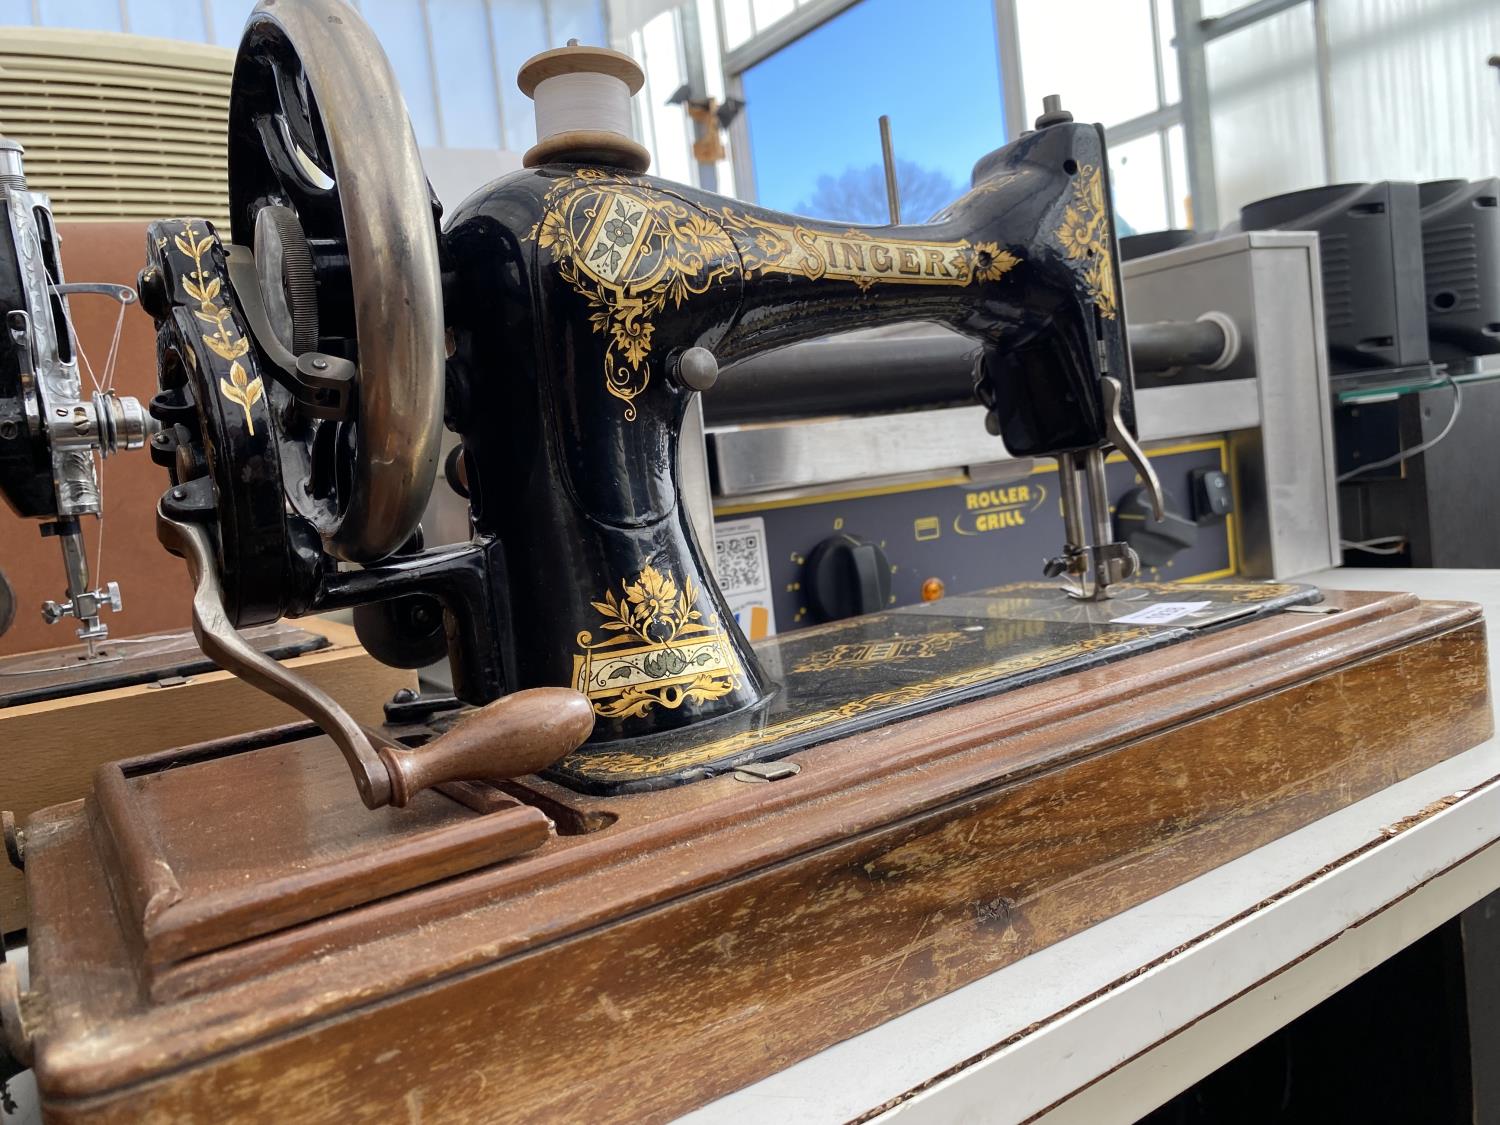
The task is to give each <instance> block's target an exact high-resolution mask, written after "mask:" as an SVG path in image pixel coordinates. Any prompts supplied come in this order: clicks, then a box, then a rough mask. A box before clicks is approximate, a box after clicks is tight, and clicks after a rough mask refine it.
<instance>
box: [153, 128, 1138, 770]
mask: <svg viewBox="0 0 1500 1125" xmlns="http://www.w3.org/2000/svg"><path fill="white" fill-rule="evenodd" d="M232 150H233V146H232ZM243 166H244V165H243V164H242V167H243ZM275 177H276V172H275V163H274V162H272V163H271V164H270V165H269V166H267V167H266V169H265V171H264V173H263V179H262V180H261V182H260V183H258V184H257V183H255V182H254V181H253V179H252V181H251V183H250V185H249V186H246V177H243V176H242V177H241V179H240V181H239V186H238V187H237V190H236V197H237V199H239V200H240V201H241V204H242V206H243V207H246V208H249V207H259V206H263V205H264V204H265V203H266V201H267V200H268V199H273V200H274V199H275V198H277V195H276V192H277V183H276V178H275ZM1107 198H1108V180H1107V172H1106V170H1105V160H1104V152H1103V145H1102V140H1101V137H1100V134H1099V131H1098V129H1097V128H1096V127H1093V126H1085V125H1075V124H1072V123H1065V124H1059V125H1052V126H1049V127H1047V128H1045V129H1041V130H1038V131H1036V132H1034V133H1031V134H1028V135H1027V136H1026V137H1024V138H1022V139H1020V140H1019V141H1017V142H1015V143H1014V144H1012V145H1010V146H1008V147H1007V148H1006V149H1004V150H1001V152H1000V153H997V154H996V156H995V158H993V159H992V160H991V161H990V174H989V175H988V177H987V178H986V179H985V180H984V181H983V182H981V183H980V184H979V185H978V186H977V187H976V188H975V189H974V190H972V191H971V192H970V193H969V194H968V195H966V196H965V197H963V198H962V199H960V200H958V201H957V202H956V203H955V204H953V205H952V206H951V207H949V208H948V209H946V210H945V211H944V212H943V213H942V214H940V215H939V216H937V217H936V218H935V220H934V221H933V222H930V223H927V224H921V225H912V226H901V227H864V228H851V227H848V226H844V225H840V224H831V223H824V222H817V221H813V220H807V219H802V218H798V217H796V216H789V215H781V214H777V213H775V212H770V211H767V210H764V209H761V208H756V207H751V206H746V205H744V204H742V203H739V202H738V201H735V200H730V199H725V198H722V197H719V196H715V195H711V194H709V193H706V192H701V191H697V190H695V189H691V188H687V187H684V186H683V185H679V184H672V183H668V182H665V181H661V180H656V179H654V178H652V177H649V176H638V175H630V174H627V173H623V172H618V171H612V170H609V169H604V168H597V167H589V166H577V165H557V166H546V167H539V168H533V169H528V170H524V171H520V172H517V173H514V174H512V175H510V176H507V177H505V178H503V179H501V180H499V181H497V182H496V183H494V184H492V185H490V186H488V187H487V188H485V189H483V190H482V191H480V192H479V193H477V194H476V195H475V196H473V197H472V198H471V199H469V200H468V201H467V202H465V203H464V204H463V205H461V206H460V207H459V208H458V209H457V210H456V211H455V212H454V214H453V216H452V217H451V219H450V220H449V221H448V223H447V224H446V228H445V231H444V233H443V236H442V240H441V253H440V257H441V260H442V262H443V267H444V270H443V295H444V306H445V307H444V315H445V320H446V325H447V330H448V332H449V333H450V334H451V338H452V351H451V355H450V358H449V361H448V372H447V380H446V381H447V388H446V403H445V417H446V421H447V423H448V425H449V426H450V427H451V428H453V429H455V430H456V431H458V432H459V433H460V434H461V435H462V437H463V446H464V461H465V465H464V469H465V471H464V474H463V475H464V479H465V481H466V485H467V491H468V494H469V500H470V505H471V510H472V514H473V522H474V530H475V536H474V539H473V541H472V542H471V543H469V544H467V545H459V546H454V547H444V548H438V549H435V550H432V551H420V550H412V551H410V552H409V553H405V554H400V555H396V556H392V557H390V558H388V559H386V560H383V561H378V562H374V563H370V564H367V565H366V566H365V568H364V569H362V570H359V571H347V570H340V569H338V568H336V567H335V566H334V565H333V559H332V557H331V555H330V554H329V553H327V552H326V551H325V550H324V549H323V548H322V547H321V546H320V544H319V538H318V532H317V527H316V518H315V517H316V513H314V514H313V516H312V517H308V518H304V516H303V515H302V514H301V513H302V512H303V511H305V510H306V508H307V506H308V505H309V503H316V501H317V497H318V495H319V490H320V487H322V486H320V485H319V484H318V483H317V481H318V475H317V474H318V468H317V463H318V460H319V458H320V456H321V457H325V458H326V457H327V456H328V451H327V446H328V445H329V444H331V442H330V441H329V440H325V439H318V440H315V441H314V442H313V443H312V447H313V452H312V453H311V455H310V456H309V455H306V454H300V452H299V450H300V446H299V445H298V433H297V430H298V426H299V425H300V423H299V422H298V420H297V403H296V400H295V396H294V394H293V392H292V391H290V390H288V388H287V387H285V386H283V385H282V384H283V383H284V382H285V381H284V380H277V379H276V378H275V377H274V376H275V375H276V372H275V370H274V366H273V364H272V363H271V362H270V361H269V359H268V358H267V357H266V356H265V354H264V353H263V348H262V347H261V346H260V345H261V344H262V342H263V341H262V336H263V335H264V333H262V334H259V335H258V334H257V333H255V332H253V331H250V330H247V328H246V327H245V322H244V319H243V318H244V311H243V307H242V303H243V301H244V299H245V297H246V287H245V286H244V285H243V284H240V285H238V286H236V285H235V284H233V283H232V278H231V276H230V274H231V271H229V270H227V269H226V267H225V256H224V251H223V250H222V249H221V248H220V246H219V244H218V242H217V240H213V239H209V240H208V241H207V242H205V239H208V228H207V226H206V224H205V225H202V226H201V227H194V226H193V225H192V224H191V223H188V224H186V225H184V224H183V223H169V224H158V226H157V227H156V228H153V231H154V233H153V235H152V236H151V239H150V244H149V245H148V251H149V254H150V257H151V270H148V272H151V271H155V273H156V275H157V276H158V278H159V280H158V281H157V282H156V283H155V284H153V285H152V286H151V287H150V292H151V293H152V297H153V303H154V304H155V305H156V306H157V307H156V310H155V311H157V312H158V313H160V312H161V311H163V310H162V309H161V304H162V301H163V299H165V300H167V301H169V302H170V303H171V304H172V305H173V310H172V311H171V312H170V313H169V315H168V316H166V317H161V316H159V317H158V319H159V321H160V322H162V323H163V324H164V325H165V326H166V327H165V328H164V340H165V341H166V343H165V344H164V348H163V355H164V356H166V357H167V359H166V361H165V362H164V364H163V371H164V372H165V373H166V374H165V375H164V386H165V387H167V394H166V395H164V396H163V397H162V398H159V400H158V403H157V404H156V406H155V408H154V409H155V410H156V411H157V413H158V415H159V416H160V417H161V418H162V420H163V422H164V423H170V422H173V421H181V420H183V419H185V418H188V417H189V416H190V415H192V414H193V413H194V412H195V411H198V410H200V409H201V410H207V411H210V412H212V419H211V423H210V425H209V427H208V428H209V429H211V430H216V431H217V434H216V435H215V436H213V438H212V440H209V441H206V442H205V445H206V446H207V447H212V448H213V449H214V455H212V456H201V457H199V458H198V460H199V461H200V462H203V463H204V464H203V465H202V469H203V470H206V472H204V475H201V476H199V477H198V478H197V479H191V480H188V479H183V480H179V482H178V483H179V484H180V485H182V487H179V488H174V489H172V490H170V491H169V492H168V494H167V495H166V496H165V497H164V498H163V508H164V510H165V511H169V512H174V513H177V514H178V515H180V516H181V517H182V518H188V519H202V518H203V516H204V513H205V512H206V511H208V512H215V513H217V515H218V520H219V525H220V544H219V546H220V558H221V560H222V569H223V576H224V588H225V594H226V602H227V606H228V608H229V610H230V615H231V618H232V619H233V620H234V621H235V622H236V623H237V624H239V625H247V624H251V623H256V622H259V621H264V620H268V619H272V618H274V617H276V616H279V615H281V614H300V613H306V612H315V611H318V610H323V609H328V608H333V607H336V606H341V605H357V604H361V603H368V602H370V601H374V600H380V601H382V602H383V603H384V604H385V605H386V606H388V607H389V606H399V605H401V604H403V603H402V601H399V600H398V599H404V604H407V605H411V604H414V601H415V602H419V601H420V599H422V598H434V597H435V598H437V599H438V600H439V601H440V602H441V603H442V604H443V606H444V608H445V609H446V610H447V613H446V619H447V638H448V642H449V643H448V648H449V651H450V658H451V660H452V664H453V669H454V678H455V688H456V692H457V694H458V695H459V697H460V698H461V699H464V700H466V701H468V702H471V703H475V704H480V703H485V702H487V701H489V700H492V699H495V698H497V697H499V696H500V695H502V694H504V693H507V692H513V691H516V690H518V689H523V688H528V687H534V686H541V685H564V684H565V685H568V686H570V687H574V688H576V689H578V690H580V691H582V692H583V693H584V694H585V695H587V696H588V697H589V699H590V701H591V703H592V704H593V707H594V711H595V715H596V725H595V730H594V734H593V739H592V741H593V742H595V743H608V742H614V741H618V740H621V739H630V738H636V737H640V736H645V735H653V734H660V733H662V732H665V731H668V730H673V729H676V728H681V727H686V726H691V725H693V724H696V723H698V722H701V721H704V720H707V719H713V718H719V717H722V716H726V715H729V714H732V713H735V712H739V711H743V710H746V709H754V708H756V707H757V706H761V705H763V704H764V703H765V702H766V701H767V700H768V699H769V698H770V697H771V695H772V694H773V693H774V692H775V690H776V684H775V682H774V680H773V678H772V677H770V676H768V675H767V674H766V672H765V671H764V670H763V669H762V668H761V666H760V662H759V661H758V660H757V658H756V656H755V654H754V653H752V652H751V650H750V647H749V645H748V643H747V642H746V640H745V638H744V636H743V635H742V634H741V632H740V631H739V629H738V628H737V626H736V625H735V623H734V621H733V618H732V615H731V614H730V612H729V611H728V609H727V607H726V605H725V603H724V601H723V598H722V597H721V595H720V594H719V592H718V588H717V586H716V584H715V583H714V581H713V579H712V576H711V574H710V572H709V570H708V568H707V567H706V565H705V561H704V558H703V555H702V552H701V550H700V547H699V545H698V544H697V542H696V541H695V539H694V536H693V532H692V529H691V528H690V527H689V525H688V517H687V513H686V510H685V508H684V506H683V504H682V503H681V501H680V498H679V484H678V470H677V442H678V435H679V431H680V428H681V424H682V420H683V415H684V411H685V410H686V408H687V406H688V403H689V401H690V397H691V395H692V394H693V393H696V392H694V391H693V390H692V389H691V388H690V387H689V386H687V385H686V384H685V382H684V381H683V380H682V379H681V378H679V377H678V374H677V365H678V363H679V360H680V358H681V357H682V355H683V353H684V352H686V351H687V350H688V349H690V348H704V349H707V350H709V351H710V352H712V353H713V356H714V357H715V359H717V360H718V361H719V362H721V363H726V364H727V363H730V362H732V361H734V360H736V359H739V358H743V357H746V356H749V355H752V354H755V353H758V352H761V351H765V350H768V349H771V348H775V347H779V346H782V345H786V344H790V343H794V342H797V341H799V340H804V339H807V338H810V337H813V336H819V335H826V334H829V333H835V332H839V331H843V330H847V329H852V328H856V327H868V326H871V325H876V324H881V323H889V322H897V321H907V320H913V319H927V320H933V321H939V322H942V323H946V324H948V325H951V326H952V327H954V328H956V329H957V330H959V331H960V332H962V333H965V334H967V335H969V336H971V337H973V338H974V340H975V341H976V345H977V347H976V393H977V394H978V396H979V397H980V398H981V400H982V401H984V402H985V403H986V404H988V405H989V406H990V407H991V417H992V420H993V429H994V430H995V431H996V432H997V433H998V435H999V436H1000V437H1001V438H1002V439H1003V440H1004V442H1005V444H1006V446H1007V448H1008V449H1009V450H1010V451H1011V453H1013V454H1015V455H1017V456H1029V455H1039V454H1048V453H1052V454H1056V453H1064V452H1067V451H1073V450H1081V449H1096V448H1098V447H1101V446H1103V445H1106V444H1107V443H1108V441H1109V429H1108V420H1107V418H1106V416H1105V414H1106V410H1105V404H1104V401H1103V397H1102V395H1101V380H1102V379H1103V378H1104V377H1105V376H1107V375H1111V374H1112V375H1114V376H1115V377H1116V378H1117V379H1118V380H1119V381H1120V382H1121V383H1122V384H1123V385H1124V386H1125V387H1126V388H1127V392H1126V396H1125V400H1124V402H1123V403H1122V404H1121V412H1122V414H1123V416H1124V417H1125V418H1126V419H1129V418H1130V401H1129V394H1128V387H1129V364H1128V351H1127V342H1126V339H1125V328H1124V321H1123V317H1122V316H1121V315H1120V310H1119V301H1118V293H1119V285H1120V283H1119V277H1118V268H1117V265H1116V261H1115V241H1114V234H1113V226H1112V221H1111V218H1110V214H1109V211H1108V208H1107V207H1105V205H1104V200H1106V199H1107ZM311 221H313V222H316V221H317V219H316V217H314V218H313V219H312V220H311ZM253 226H254V224H253V221H252V220H251V217H250V215H248V214H247V215H244V216H241V215H239V214H237V215H236V219H235V231H236V241H237V242H240V243H244V242H247V241H249V240H250V238H251V233H250V232H251V230H253ZM312 234H313V231H312V230H311V229H310V230H309V235H312ZM232 253H234V251H231V254H232ZM200 273H201V274H202V276H200ZM214 277H218V278H220V280H221V281H222V282H223V284H222V285H221V286H220V288H219V290H218V291H217V292H218V295H217V296H216V297H215V299H214V300H213V301H211V302H210V304H211V305H212V306H213V308H212V310H211V312H210V313H208V314H205V313H204V306H203V302H202V300H201V299H200V298H201V295H202V294H203V293H204V292H205V291H206V290H205V288H204V286H206V285H208V284H209V282H208V281H207V280H206V279H209V278H214ZM194 279H197V280H196V281H195V280H194ZM185 282H186V283H187V284H186V285H185V284H184V283H185ZM236 295H237V298H238V299H236ZM221 309H222V310H225V311H224V312H223V316H222V317H220V310H221ZM204 315H208V316H210V317H211V318H218V319H216V320H215V324H216V325H217V324H223V325H224V326H225V329H226V331H227V333H228V336H227V339H229V340H230V341H231V342H230V343H224V342H222V341H221V342H219V343H218V345H217V346H215V345H214V344H213V342H210V346H209V347H208V348H207V350H205V349H204V347H202V346H201V345H200V343H199V341H197V340H196V339H194V336H195V335H196V334H197V333H196V325H197V324H198V323H199V322H200V321H202V320H203V316H204ZM241 337H244V338H246V339H248V340H249V341H250V342H251V343H252V344H254V345H256V346H254V347H250V346H248V345H247V346H245V347H241V345H240V343H239V342H238V341H239V339H240V338H241ZM188 350H191V351H192V352H193V356H192V358H191V359H190V360H187V361H183V360H182V358H181V355H182V354H185V352H186V351H188ZM174 356H176V357H177V358H173V357H174ZM235 364H239V365H240V367H241V371H240V373H239V375H238V377H236V376H235V374H234V372H233V370H232V368H233V366H234V365H235ZM250 364H254V367H253V369H252V368H250V367H248V366H247V365H250ZM221 368H222V370H220V369H221ZM262 371H264V372H266V373H268V374H270V375H271V376H272V378H271V379H268V380H262V379H261V372H262ZM247 387H248V388H250V389H251V391H252V392H253V393H246V391H245V389H244V388H247ZM256 387H259V388H261V389H260V390H256V389H255V388H256ZM225 388H227V389H225ZM262 414H263V416H264V421H261V420H260V418H261V416H262ZM186 441H187V438H186V437H185V436H184V442H186ZM319 441H322V444H323V446H324V452H323V453H322V454H320V453H318V452H317V450H318V447H319ZM189 444H190V443H189ZM288 447H291V450H292V452H291V454H290V455H289V454H288V453H287V452H286V450H287V449H288ZM161 459H162V460H163V462H164V463H168V464H170V465H172V466H173V467H174V472H175V471H176V468H177V466H178V465H179V464H180V463H181V462H182V460H183V459H182V457H181V456H180V455H179V454H177V453H176V452H175V451H164V452H163V455H162V458H161ZM188 460H192V458H191V457H190V458H188ZM309 463H310V467H311V473H312V476H311V480H310V483H309V482H296V481H290V480H285V479H283V478H284V477H287V476H288V475H289V474H288V471H287V470H288V467H289V466H290V467H292V469H293V470H294V472H293V473H292V474H290V475H296V474H295V470H297V469H298V468H299V467H302V466H305V465H308V464H309ZM190 475H191V474H190ZM328 475H330V474H328V473H326V472H325V473H324V476H325V477H326V476H328ZM210 482H212V487H210ZM330 487H332V486H330ZM284 490H285V491H286V494H287V495H289V496H291V497H292V499H293V504H292V505H290V506H287V505H283V504H280V503H279V497H280V496H281V495H282V493H283V491H284ZM226 496H230V497H234V498H235V499H234V502H233V503H231V504H226V503H225V502H224V497H226ZM325 538H326V536H325ZM413 596H415V598H414V597H413Z"/></svg>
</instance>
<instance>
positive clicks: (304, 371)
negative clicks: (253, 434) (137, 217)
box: [224, 243, 359, 420]
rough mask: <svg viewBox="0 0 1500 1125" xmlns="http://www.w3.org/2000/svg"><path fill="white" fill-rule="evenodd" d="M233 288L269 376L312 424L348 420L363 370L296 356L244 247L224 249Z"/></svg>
mask: <svg viewBox="0 0 1500 1125" xmlns="http://www.w3.org/2000/svg"><path fill="white" fill-rule="evenodd" d="M224 261H225V263H226V265H227V267H228V272H229V284H230V287H231V288H232V289H233V290H234V295H235V298H236V299H237V300H238V302H239V306H240V312H242V313H243V314H244V316H245V320H246V322H247V323H248V324H249V325H250V335H251V336H252V337H253V338H254V340H255V342H256V343H257V344H258V345H260V349H261V351H263V352H265V354H266V357H267V358H268V359H269V360H270V361H271V364H272V366H273V370H272V371H271V372H270V374H271V375H272V377H273V378H275V379H276V381H277V382H278V383H280V384H281V385H282V386H283V387H285V388H286V389H287V390H288V391H290V392H291V393H292V397H293V398H294V399H296V400H297V408H298V409H299V410H300V411H301V412H302V413H303V414H306V415H307V416H308V417H310V418H327V419H335V420H337V419H345V418H348V417H349V416H350V413H351V411H352V407H353V395H354V388H355V386H356V385H357V379H358V376H359V368H358V367H356V366H355V365H354V364H353V363H351V362H349V360H347V359H343V358H342V357H340V356H336V355H326V354H324V353H323V352H304V353H303V354H302V355H300V356H298V355H293V354H292V353H291V352H289V351H288V350H287V349H286V347H285V345H283V344H282V342H281V340H280V338H278V337H277V335H276V333H275V332H274V331H273V330H272V328H271V319H270V317H269V316H268V315H267V314H266V308H265V304H264V303H263V299H262V297H261V294H260V275H259V274H257V273H256V271H255V256H254V255H253V254H252V253H251V252H250V251H249V250H248V249H246V248H245V247H243V246H235V245H233V244H230V243H225V244H224Z"/></svg>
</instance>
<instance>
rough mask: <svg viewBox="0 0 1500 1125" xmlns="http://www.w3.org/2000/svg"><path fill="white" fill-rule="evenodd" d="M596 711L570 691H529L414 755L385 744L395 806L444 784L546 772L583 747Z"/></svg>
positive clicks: (484, 710)
mask: <svg viewBox="0 0 1500 1125" xmlns="http://www.w3.org/2000/svg"><path fill="white" fill-rule="evenodd" d="M593 729H594V708H593V706H592V705H591V704H590V703H589V701H588V700H587V699H586V698H585V697H584V696H583V695H582V694H581V693H579V692H576V691H573V690H572V689H571V688H555V687H543V688H528V689H527V690H525V691H518V692H516V693H515V694H514V695H507V696H504V697H503V698H500V699H497V700H495V702H493V703H488V704H486V705H485V706H483V707H481V708H479V709H478V710H477V711H471V712H470V713H469V714H467V715H465V716H464V717H463V718H462V719H460V720H459V721H458V722H457V723H455V724H454V725H453V727H452V728H451V729H450V730H448V731H445V732H444V733H443V734H440V735H438V737H437V738H434V739H433V740H432V741H431V742H429V743H427V744H426V745H424V746H418V747H416V748H415V749H412V748H408V747H405V746H400V745H397V744H396V743H393V742H389V741H386V740H384V739H382V740H381V745H380V748H379V753H380V760H381V761H382V762H384V763H385V768H386V772H388V773H389V774H390V777H391V804H393V805H395V806H397V807H398V808H402V807H404V806H405V805H406V803H407V802H408V801H410V800H411V799H412V797H414V796H416V794H418V793H420V792H421V791H422V790H423V789H430V788H431V787H432V786H434V785H441V784H442V783H443V782H445V781H492V780H495V779H498V778H508V777H523V776H525V775H526V774H528V773H536V772H537V771H538V770H543V769H546V768H547V767H548V766H550V765H552V764H553V763H554V762H557V761H559V760H560V759H562V758H563V757H565V756H566V755H568V754H570V753H572V752H573V751H574V750H576V749H577V748H578V747H579V746H581V745H583V741H584V739H586V738H588V736H589V732H590V731H592V730H593Z"/></svg>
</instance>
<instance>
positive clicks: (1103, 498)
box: [1083, 448, 1115, 598]
mask: <svg viewBox="0 0 1500 1125" xmlns="http://www.w3.org/2000/svg"><path fill="white" fill-rule="evenodd" d="M1083 464H1084V472H1085V474H1086V476H1087V479H1088V489H1089V521H1090V523H1092V524H1093V540H1094V541H1093V544H1092V545H1093V548H1094V550H1093V552H1092V557H1093V560H1094V588H1093V590H1092V591H1091V592H1090V594H1091V596H1092V597H1094V598H1105V597H1108V596H1109V588H1110V586H1112V585H1113V584H1114V582H1115V575H1114V574H1113V573H1112V570H1113V566H1112V564H1111V562H1110V560H1109V559H1108V558H1107V557H1106V556H1105V555H1104V553H1103V552H1102V551H1101V550H1100V549H1099V548H1101V547H1103V546H1105V545H1106V544H1108V543H1111V542H1113V541H1114V528H1112V527H1111V526H1110V522H1109V482H1108V481H1107V480H1105V477H1104V450H1102V449H1098V448H1094V449H1090V450H1089V451H1088V452H1087V453H1085V454H1084V455H1083Z"/></svg>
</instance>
